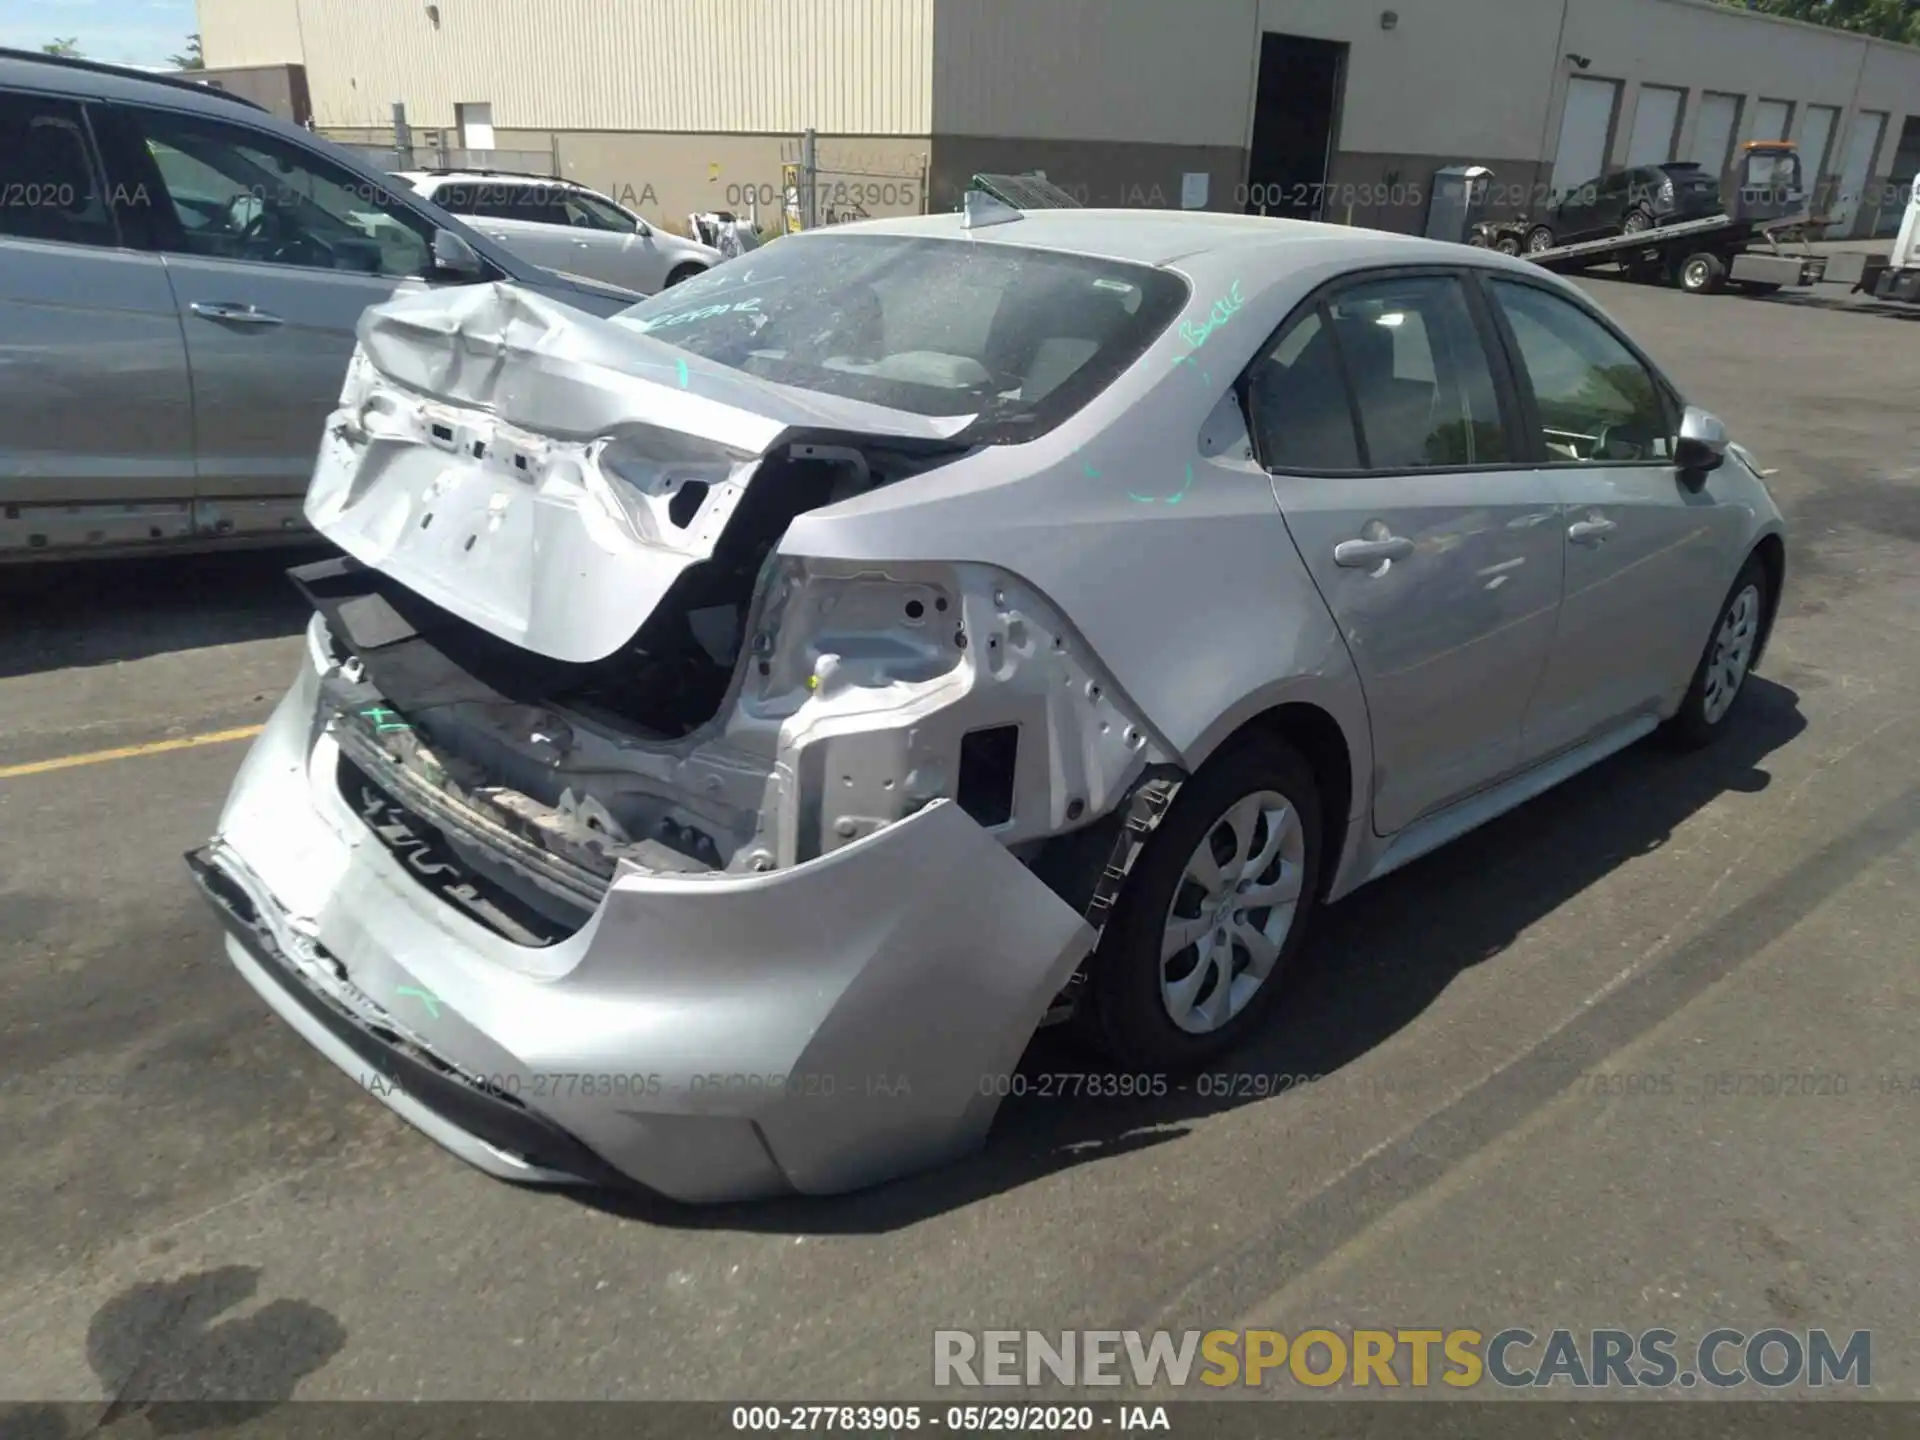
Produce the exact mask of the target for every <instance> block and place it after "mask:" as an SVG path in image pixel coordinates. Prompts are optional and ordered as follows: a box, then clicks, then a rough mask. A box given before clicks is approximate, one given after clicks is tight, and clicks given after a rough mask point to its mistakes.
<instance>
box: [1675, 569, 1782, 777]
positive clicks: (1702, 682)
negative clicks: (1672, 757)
mask: <svg viewBox="0 0 1920 1440" xmlns="http://www.w3.org/2000/svg"><path fill="white" fill-rule="evenodd" d="M1772 592H1773V582H1772V580H1771V579H1770V578H1769V577H1768V575H1767V567H1766V566H1765V565H1763V564H1761V562H1760V557H1759V556H1757V555H1755V556H1750V557H1749V558H1748V560H1747V563H1746V565H1745V566H1744V567H1742V569H1741V571H1740V575H1739V578H1737V579H1736V580H1735V581H1734V582H1733V588H1732V589H1731V590H1729V591H1728V592H1727V598H1726V599H1725V600H1724V601H1723V602H1722V603H1721V606H1720V613H1719V615H1718V616H1716V617H1715V619H1714V622H1713V634H1712V636H1711V637H1710V638H1709V639H1708V640H1707V648H1706V650H1705V651H1704V652H1702V654H1701V656H1700V663H1699V665H1698V666H1697V667H1695V669H1694V672H1693V681H1692V683H1691V684H1690V685H1688V687H1687V695H1686V698H1685V699H1684V700H1682V701H1681V702H1680V709H1679V711H1678V713H1676V714H1675V715H1674V717H1673V719H1671V720H1669V721H1668V722H1667V724H1666V726H1665V728H1664V730H1663V732H1662V738H1664V739H1665V740H1666V741H1667V742H1668V743H1669V744H1670V745H1672V746H1673V747H1674V748H1676V749H1681V750H1697V749H1699V748H1700V747H1701V746H1703V745H1706V744H1707V743H1709V742H1710V741H1712V740H1713V738H1714V737H1715V736H1717V735H1718V734H1720V732H1721V731H1723V730H1724V729H1726V727H1727V718H1728V716H1730V715H1732V714H1733V712H1734V706H1735V704H1736V702H1737V701H1738V700H1739V699H1740V697H1741V696H1742V695H1744V694H1745V693H1746V689H1747V677H1748V676H1749V675H1750V674H1751V673H1752V670H1753V661H1754V657H1755V656H1756V655H1758V654H1759V651H1760V640H1761V636H1762V635H1763V634H1764V633H1765V630H1766V624H1767V614H1768V611H1769V610H1770V609H1771V608H1772V604H1773V594H1772Z"/></svg>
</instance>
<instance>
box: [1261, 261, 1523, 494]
mask: <svg viewBox="0 0 1920 1440" xmlns="http://www.w3.org/2000/svg"><path fill="white" fill-rule="evenodd" d="M1249 401H1250V406H1251V409H1252V413H1253V425H1254V430H1255V433H1256V443H1257V444H1258V445H1259V447H1260V456H1261V462H1262V463H1263V464H1264V465H1266V466H1267V468H1269V469H1273V470H1288V469H1293V470H1347V469H1365V470H1375V471H1400V470H1423V469H1430V468H1434V467H1440V466H1455V465H1496V464H1501V463H1504V462H1505V461H1508V460H1511V459H1513V458H1514V457H1513V450H1512V447H1511V445H1510V443H1509V439H1508V436H1507V431H1506V426H1505V425H1504V424H1503V423H1502V420H1501V416H1500V401H1499V394H1498V391H1497V390H1496V389H1495V387H1494V380H1493V368H1492V366H1491V365H1490V364H1489V362H1488V359H1487V351H1486V347H1485V346H1484V345H1483V344H1482V343H1481V338H1480V330H1479V327H1478V326H1477V325H1476V324H1475V323H1474V319H1473V312H1472V310H1471V309H1470V308H1469V306H1468V303H1467V298H1466V293H1465V291H1464V290H1463V289H1462V287H1461V284H1460V281H1459V280H1457V279H1455V278H1454V277H1452V276H1446V275H1419V276H1409V277H1406V278H1401V279H1391V280H1373V281H1367V282H1365V283H1362V284H1359V285H1354V286H1351V287H1349V288H1346V289H1343V290H1341V291H1339V292H1337V293H1336V294H1335V295H1334V296H1332V297H1331V298H1330V299H1328V300H1327V301H1325V302H1324V303H1322V304H1321V305H1319V306H1317V307H1316V308H1315V309H1314V310H1313V311H1312V312H1310V313H1309V314H1307V315H1305V316H1303V317H1302V318H1301V319H1300V320H1298V321H1297V322H1296V323H1295V324H1294V325H1293V326H1291V327H1289V329H1288V330H1287V331H1286V332H1284V333H1283V334H1282V336H1281V338H1280V341H1279V343H1278V344H1276V345H1275V346H1274V348H1273V350H1272V351H1271V352H1270V353H1269V354H1268V355H1267V356H1266V357H1265V358H1264V359H1263V360H1261V361H1260V362H1259V363H1258V364H1257V365H1256V366H1255V367H1254V369H1253V371H1252V372H1251V374H1250V375H1249ZM1343 412H1344V414H1343ZM1343 420H1344V422H1345V423H1344V424H1343V423H1342V422H1343ZM1356 420H1357V422H1358V427H1359V428H1358V432H1357V434H1356V433H1355V431H1354V428H1353V427H1354V422H1355V421H1356Z"/></svg>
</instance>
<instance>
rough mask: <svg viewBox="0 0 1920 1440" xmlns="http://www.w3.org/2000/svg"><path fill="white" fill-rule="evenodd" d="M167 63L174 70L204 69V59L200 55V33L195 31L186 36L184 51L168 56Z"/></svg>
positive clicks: (205, 63) (205, 62) (205, 64)
mask: <svg viewBox="0 0 1920 1440" xmlns="http://www.w3.org/2000/svg"><path fill="white" fill-rule="evenodd" d="M167 63H168V64H169V65H171V66H173V68H174V69H176V70H204V69H206V68H207V60H206V57H205V56H204V55H202V54H201V53H200V32H199V31H198V30H196V31H194V32H193V34H191V35H189V36H187V44H186V49H185V50H184V51H183V52H182V53H181V54H178V55H169V56H168V57H167Z"/></svg>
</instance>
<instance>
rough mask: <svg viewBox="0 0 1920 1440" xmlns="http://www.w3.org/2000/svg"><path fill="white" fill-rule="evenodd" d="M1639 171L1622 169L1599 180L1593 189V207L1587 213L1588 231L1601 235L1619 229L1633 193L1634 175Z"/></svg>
mask: <svg viewBox="0 0 1920 1440" xmlns="http://www.w3.org/2000/svg"><path fill="white" fill-rule="evenodd" d="M1639 173H1640V172H1639V171H1637V170H1622V171H1620V172H1619V173H1618V174H1615V175H1609V176H1607V177H1606V179H1604V180H1602V181H1601V182H1600V184H1599V187H1598V188H1597V189H1596V190H1595V191H1594V199H1593V208H1592V209H1591V210H1590V211H1588V213H1587V219H1586V229H1587V231H1588V233H1590V234H1591V235H1594V236H1601V235H1609V234H1612V233H1614V232H1616V231H1618V230H1619V229H1620V224H1621V221H1622V220H1624V219H1625V218H1626V213H1627V206H1628V205H1629V203H1631V199H1632V196H1633V194H1634V187H1635V183H1636V182H1635V177H1636V176H1637V175H1638V174H1639Z"/></svg>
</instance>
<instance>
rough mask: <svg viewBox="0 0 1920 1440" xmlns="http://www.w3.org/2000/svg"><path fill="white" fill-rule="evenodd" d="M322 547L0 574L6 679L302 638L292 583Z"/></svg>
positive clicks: (2, 569)
mask: <svg viewBox="0 0 1920 1440" xmlns="http://www.w3.org/2000/svg"><path fill="white" fill-rule="evenodd" d="M327 553H329V552H328V551H327V549H326V548H325V547H324V546H321V545H317V544H315V545H306V546H301V547H297V548H285V549H272V550H247V551H234V552H230V553H227V554H221V555H176V556H160V555H152V556H139V557H136V558H132V559H123V560H104V559H103V560H72V561H39V562H35V563H33V564H28V565H8V566H0V614H3V615H5V616H6V617H7V621H6V624H5V625H0V679H6V678H8V677H11V676H16V675H32V674H38V673H40V672H42V671H47V670H65V669H69V668H74V667H80V666H89V665H110V664H113V663H115V662H116V661H122V660H140V659H144V658H146V657H147V656H150V655H162V654H167V653H170V652H172V651H176V650H197V649H201V648H204V647H206V646H210V645H232V644H235V643H238V642H240V641H246V640H269V639H275V638H278V637H280V636H286V635H297V634H299V633H300V631H301V630H302V629H303V628H305V626H306V623H307V619H308V617H309V616H310V614H311V613H312V612H311V611H310V610H309V608H308V606H307V604H306V602H305V601H303V600H302V599H301V598H300V593H299V592H298V591H297V590H295V589H294V588H293V585H292V583H291V582H290V581H289V580H288V579H287V571H288V569H289V568H290V567H292V566H295V565H299V564H303V563H305V562H306V561H309V560H313V559H315V558H317V557H319V556H321V555H324V554H327Z"/></svg>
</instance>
